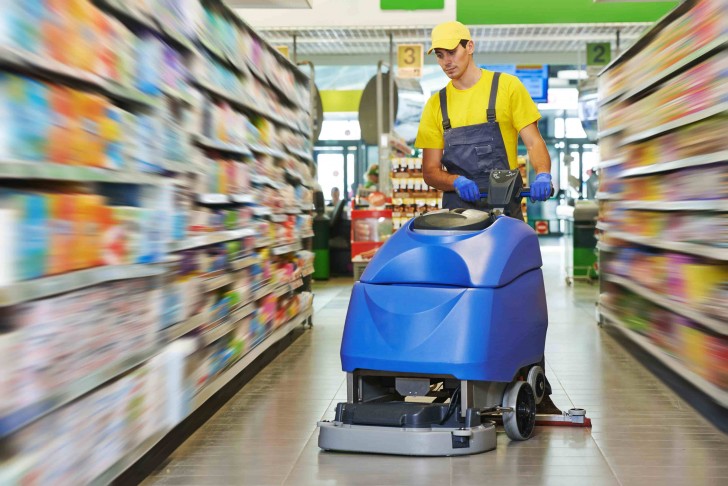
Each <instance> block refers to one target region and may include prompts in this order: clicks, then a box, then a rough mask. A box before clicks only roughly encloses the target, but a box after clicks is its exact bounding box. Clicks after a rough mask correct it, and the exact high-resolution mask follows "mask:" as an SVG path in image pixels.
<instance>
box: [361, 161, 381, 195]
mask: <svg viewBox="0 0 728 486" xmlns="http://www.w3.org/2000/svg"><path fill="white" fill-rule="evenodd" d="M378 185H379V166H378V165H377V164H374V165H372V166H371V167H369V170H368V171H367V181H366V182H365V183H364V188H365V189H371V190H373V191H375V190H377V186H378Z"/></svg>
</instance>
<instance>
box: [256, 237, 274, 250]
mask: <svg viewBox="0 0 728 486" xmlns="http://www.w3.org/2000/svg"><path fill="white" fill-rule="evenodd" d="M272 244H273V238H258V239H257V240H256V241H255V247H256V248H264V247H267V246H271V245H272Z"/></svg>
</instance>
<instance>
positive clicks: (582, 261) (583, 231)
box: [572, 201, 599, 279]
mask: <svg viewBox="0 0 728 486" xmlns="http://www.w3.org/2000/svg"><path fill="white" fill-rule="evenodd" d="M598 213H599V208H598V207H597V205H596V204H595V203H594V202H593V201H577V202H576V207H575V208H574V233H573V245H574V248H573V250H574V251H573V254H572V255H573V262H572V263H573V269H574V274H573V277H574V278H575V279H577V278H580V279H592V278H594V277H595V276H596V271H595V263H596V261H597V255H596V252H595V251H594V250H595V249H596V247H597V238H596V235H595V232H596V225H597V215H598Z"/></svg>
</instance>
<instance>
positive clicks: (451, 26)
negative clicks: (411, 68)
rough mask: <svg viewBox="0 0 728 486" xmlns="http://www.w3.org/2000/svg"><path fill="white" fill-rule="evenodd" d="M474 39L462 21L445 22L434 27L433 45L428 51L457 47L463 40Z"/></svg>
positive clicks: (430, 52) (429, 52)
mask: <svg viewBox="0 0 728 486" xmlns="http://www.w3.org/2000/svg"><path fill="white" fill-rule="evenodd" d="M463 39H465V40H473V39H472V37H470V31H469V30H468V28H467V27H465V26H464V25H463V24H461V23H460V22H456V21H452V22H445V23H442V24H440V25H438V26H436V27H435V28H434V29H432V38H431V40H432V46H430V50H429V51H427V53H428V54H432V51H434V50H435V49H447V50H451V49H455V48H456V47H457V45H458V43H459V42H460V41H461V40H463Z"/></svg>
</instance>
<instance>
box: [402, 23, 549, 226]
mask: <svg viewBox="0 0 728 486" xmlns="http://www.w3.org/2000/svg"><path fill="white" fill-rule="evenodd" d="M474 50H475V44H474V43H473V40H472V38H471V36H470V31H469V30H468V28H467V27H465V26H464V25H463V24H461V23H460V22H445V23H443V24H440V25H438V26H437V27H435V28H434V29H433V30H432V46H431V47H430V50H429V51H428V54H431V53H432V52H433V51H434V52H435V55H436V56H437V62H438V64H439V65H440V67H441V68H442V70H443V72H444V73H445V74H446V75H447V77H449V78H450V79H451V82H450V83H448V85H447V86H446V87H445V88H443V89H442V90H441V91H440V92H439V93H438V94H435V95H433V96H432V97H431V98H430V99H429V100H428V102H427V104H426V105H425V109H424V111H423V113H422V118H421V120H420V126H419V130H418V132H417V139H416V140H415V147H417V148H421V149H423V157H422V170H423V175H424V179H425V182H426V183H427V184H428V185H430V186H432V187H435V188H437V189H440V190H441V191H444V194H443V197H442V207H443V208H447V209H454V208H483V207H484V205H485V201H482V202H481V201H480V200H479V194H480V192H481V191H485V190H486V188H487V184H488V178H489V174H490V171H492V170H494V169H516V168H517V167H518V161H517V147H518V135H519V134H520V136H521V139H522V140H523V143H524V144H525V145H526V148H527V149H528V156H529V159H530V160H531V164H532V165H533V167H534V169H535V170H536V174H537V175H536V178H535V180H534V181H533V182H532V183H531V199H532V200H538V201H545V200H546V199H548V198H549V196H550V194H551V174H550V172H551V158H550V156H549V153H548V149H547V148H546V144H545V143H544V141H543V138H541V134H540V132H539V131H538V120H539V119H540V118H541V115H540V114H539V112H538V109H537V107H536V104H535V103H534V102H533V100H532V99H531V97H530V96H529V94H528V92H527V91H526V88H525V87H524V86H523V83H521V82H520V81H519V79H518V78H517V77H515V76H512V75H509V74H504V73H493V72H491V71H486V70H485V69H480V68H479V67H478V66H477V65H476V64H475V61H474V60H473V52H474ZM443 166H444V167H445V168H446V169H447V171H445V170H444V169H443ZM508 210H509V213H510V215H511V216H512V217H514V218H519V219H523V212H522V211H521V206H520V204H519V203H517V202H514V203H513V204H512V205H511V206H510V207H509V208H508Z"/></svg>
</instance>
